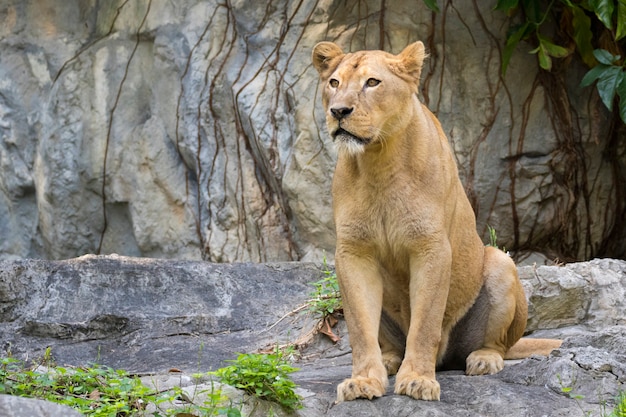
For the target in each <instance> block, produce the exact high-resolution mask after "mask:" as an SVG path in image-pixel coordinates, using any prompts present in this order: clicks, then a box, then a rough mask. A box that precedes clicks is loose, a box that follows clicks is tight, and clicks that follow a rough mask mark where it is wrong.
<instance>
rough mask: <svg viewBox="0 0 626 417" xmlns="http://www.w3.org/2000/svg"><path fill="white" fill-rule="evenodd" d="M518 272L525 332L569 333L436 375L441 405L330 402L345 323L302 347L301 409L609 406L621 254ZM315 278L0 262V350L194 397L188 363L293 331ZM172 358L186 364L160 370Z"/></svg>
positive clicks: (543, 410) (306, 326) (434, 411)
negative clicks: (95, 365)
mask: <svg viewBox="0 0 626 417" xmlns="http://www.w3.org/2000/svg"><path fill="white" fill-rule="evenodd" d="M520 275H521V276H522V279H523V282H524V287H525V289H526V292H527V295H528V296H529V298H530V302H531V304H530V305H531V315H530V322H529V324H530V330H535V331H534V333H532V334H531V335H530V336H531V337H535V336H538V337H558V338H563V339H564V343H563V346H562V347H561V348H560V349H559V350H557V351H555V352H553V354H552V355H551V356H550V357H547V358H545V357H532V358H529V359H526V360H523V361H514V362H510V363H507V366H506V367H505V369H504V370H503V371H502V372H500V373H499V374H497V375H493V376H487V377H469V376H465V375H464V374H463V373H462V372H457V371H450V372H440V373H438V374H437V379H438V381H439V382H440V384H441V390H442V394H441V402H424V401H415V400H413V399H410V398H408V397H404V396H397V395H393V391H392V389H391V388H390V389H389V391H388V392H387V395H385V396H384V397H382V398H380V399H376V400H374V401H365V400H358V401H353V402H347V403H342V404H338V405H334V404H333V403H334V400H335V389H336V386H337V384H338V383H339V382H341V381H342V380H343V379H344V378H347V377H349V376H350V372H351V355H350V347H349V338H348V335H347V332H346V328H345V322H344V321H343V320H340V322H339V324H338V325H337V327H336V328H335V329H333V331H334V332H335V334H337V335H338V336H340V338H341V339H340V340H339V342H338V343H336V344H333V343H332V342H331V341H330V340H329V339H328V338H326V337H325V336H322V335H317V337H315V338H314V339H313V340H312V341H310V342H309V343H308V344H305V345H304V346H302V349H301V354H302V358H301V360H300V361H299V362H297V363H296V364H295V366H297V367H299V368H300V371H298V372H297V373H296V374H294V380H295V381H296V383H297V384H298V385H299V386H300V388H299V391H298V392H299V393H300V394H301V395H302V396H303V397H304V405H305V408H304V409H302V410H300V411H298V413H297V415H298V416H301V417H316V416H322V415H329V416H337V417H345V416H363V415H367V416H381V417H382V416H390V415H391V416H407V417H408V416H414V415H417V414H419V415H428V416H467V417H473V416H487V417H502V416H510V417H519V416H528V417H536V416H550V417H557V416H568V417H574V416H576V417H577V416H581V417H583V416H587V415H588V412H591V413H592V415H601V411H602V410H603V408H602V407H603V404H604V403H605V402H606V403H607V404H608V408H609V409H610V407H611V404H612V402H613V400H614V397H615V396H616V395H617V393H618V392H619V391H623V390H624V386H625V384H626V365H625V364H626V347H625V346H626V319H625V317H626V314H624V304H623V303H624V296H623V294H624V291H625V290H626V262H625V261H618V260H611V259H599V260H594V261H591V262H584V263H576V264H568V265H565V266H552V267H543V266H542V267H538V268H533V267H522V268H520ZM323 276H324V275H323V273H322V272H321V265H319V264H311V263H274V264H246V263H241V264H211V263H207V262H198V261H167V260H155V259H137V258H127V257H120V256H86V257H81V258H78V259H72V260H68V261H43V260H17V261H0V341H2V345H1V346H0V348H1V350H0V355H5V354H6V353H7V351H9V350H10V351H11V352H12V354H13V355H14V356H16V357H18V358H29V359H33V358H37V357H39V356H41V355H42V354H43V352H44V350H45V349H46V347H48V346H49V347H50V348H51V350H52V355H53V357H54V358H55V359H56V361H57V363H59V364H61V365H75V366H78V365H84V364H86V363H90V362H94V361H98V362H99V363H102V364H105V365H109V366H113V367H119V368H123V369H126V370H129V371H136V372H142V373H143V372H149V373H151V375H149V376H145V377H143V380H144V382H145V383H147V384H152V385H154V386H157V387H160V388H161V389H165V388H167V387H171V386H172V385H178V386H182V387H184V389H185V390H186V391H188V392H190V394H193V393H194V392H196V391H198V392H200V391H203V390H207V389H208V388H209V387H210V386H211V384H210V382H209V381H200V382H201V384H200V385H197V382H194V380H193V378H191V376H190V375H191V374H193V373H196V372H205V371H208V370H214V369H216V368H218V367H221V366H223V365H224V362H223V361H224V360H225V359H233V358H235V357H236V354H237V352H252V351H256V350H257V349H263V348H267V347H269V346H274V345H275V344H276V343H288V342H295V341H298V340H299V341H300V342H301V341H302V340H303V336H304V335H306V334H307V333H308V332H309V331H310V330H311V329H312V327H313V326H314V325H315V320H314V318H313V317H311V315H310V313H307V310H306V309H298V307H300V306H301V305H302V304H303V303H304V302H305V301H306V299H307V298H308V294H309V293H310V292H311V291H312V290H313V287H312V286H310V285H308V283H310V282H313V281H317V280H319V279H320V278H322V277H323ZM577 299H579V301H578V302H575V300H577ZM581 305H582V307H581ZM296 310H298V311H300V312H299V313H294V314H292V313H293V312H295V311H296ZM171 368H175V369H179V370H182V371H184V373H183V374H182V375H181V374H179V373H176V374H172V373H167V371H168V370H169V369H171ZM152 373H155V374H152ZM391 383H392V384H393V378H392V380H391ZM196 385H197V386H196ZM566 391H569V393H568V392H566ZM225 393H227V394H228V395H229V396H231V398H233V400H234V401H237V402H238V401H243V402H244V406H243V409H244V411H245V414H244V415H250V416H255V417H265V416H267V415H270V411H269V410H270V409H272V410H273V411H271V412H272V413H274V415H276V416H282V415H284V413H283V412H282V411H281V410H280V409H279V408H277V407H276V406H275V405H271V404H269V403H264V402H262V403H257V402H255V400H253V399H252V398H249V397H246V396H244V395H242V394H241V393H240V392H236V391H232V390H231V389H229V388H225ZM570 394H572V395H576V396H582V399H577V400H576V399H572V398H570V396H569V395H570ZM198 395H199V394H198ZM191 397H193V398H199V399H201V396H194V395H191ZM0 407H2V400H0ZM0 410H1V408H0ZM0 415H1V413H0ZM44 416H46V415H45V414H44Z"/></svg>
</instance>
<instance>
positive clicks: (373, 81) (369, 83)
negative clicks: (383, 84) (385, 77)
mask: <svg viewBox="0 0 626 417" xmlns="http://www.w3.org/2000/svg"><path fill="white" fill-rule="evenodd" d="M378 84H380V80H377V79H376V78H370V79H369V80H367V83H366V85H367V86H368V87H376V86H377V85H378Z"/></svg>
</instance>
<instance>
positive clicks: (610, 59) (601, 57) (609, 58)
mask: <svg viewBox="0 0 626 417" xmlns="http://www.w3.org/2000/svg"><path fill="white" fill-rule="evenodd" d="M593 56H595V57H596V59H597V60H598V62H599V63H601V64H605V65H612V64H613V63H614V62H615V61H617V60H618V59H620V56H619V55H613V54H612V53H610V52H609V51H607V50H606V49H594V50H593Z"/></svg>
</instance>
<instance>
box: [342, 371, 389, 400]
mask: <svg viewBox="0 0 626 417" xmlns="http://www.w3.org/2000/svg"><path fill="white" fill-rule="evenodd" d="M386 388H387V387H386V384H384V383H383V382H382V381H380V380H378V379H376V378H365V377H362V376H358V377H356V378H349V379H346V380H345V381H343V382H342V383H341V384H339V385H337V402H338V403H340V402H342V401H352V400H354V399H357V398H367V399H368V400H371V399H372V398H374V397H382V396H383V395H385V390H386Z"/></svg>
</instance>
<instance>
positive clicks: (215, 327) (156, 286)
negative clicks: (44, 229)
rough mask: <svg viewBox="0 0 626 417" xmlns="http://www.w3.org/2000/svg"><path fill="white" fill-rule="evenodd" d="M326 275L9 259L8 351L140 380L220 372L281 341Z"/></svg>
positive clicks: (311, 269)
mask: <svg viewBox="0 0 626 417" xmlns="http://www.w3.org/2000/svg"><path fill="white" fill-rule="evenodd" d="M322 275H323V274H322V272H321V266H320V265H315V264H298V263H292V264H290V263H282V264H210V263H206V262H198V261H164V260H150V259H138V258H125V257H118V256H106V257H95V256H84V257H81V258H78V259H74V260H69V261H54V262H49V261H38V260H23V261H0V340H2V343H3V345H2V350H3V351H4V352H5V353H6V352H8V351H11V352H12V353H13V354H14V355H18V356H20V355H21V354H24V355H27V356H29V357H31V358H33V357H37V356H38V355H42V354H43V352H44V350H45V349H46V347H47V346H50V347H51V348H52V350H53V351H54V354H55V357H56V358H57V360H59V361H60V363H67V364H80V363H89V362H101V363H106V364H107V365H109V366H114V367H123V368H125V369H127V370H130V371H137V372H151V371H155V370H162V369H168V368H170V367H176V368H180V369H184V370H187V371H190V372H193V371H194V370H196V369H213V368H214V367H216V366H218V365H220V364H221V362H222V360H224V359H232V358H233V357H234V355H235V354H236V353H237V352H242V351H251V350H255V349H257V348H261V347H264V346H265V345H266V344H273V343H277V342H280V341H281V339H280V334H279V332H280V330H282V329H283V328H284V327H285V325H284V324H283V325H282V326H277V327H275V331H268V328H269V327H270V326H271V325H272V324H273V323H274V322H276V321H278V320H279V319H280V318H281V317H283V316H284V315H285V314H287V313H289V312H290V311H291V309H293V308H295V307H297V306H298V305H300V304H302V303H303V302H304V300H305V299H306V298H307V295H308V294H309V293H310V292H311V291H312V290H313V287H312V286H310V285H308V283H310V282H313V281H317V280H319V279H321V278H322ZM300 325H306V323H301V324H300ZM290 330H291V332H292V336H293V334H294V333H295V332H297V331H298V328H297V327H294V328H291V329H290ZM285 337H286V336H285ZM192 352H193V354H191V355H190V353H192Z"/></svg>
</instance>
